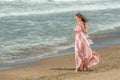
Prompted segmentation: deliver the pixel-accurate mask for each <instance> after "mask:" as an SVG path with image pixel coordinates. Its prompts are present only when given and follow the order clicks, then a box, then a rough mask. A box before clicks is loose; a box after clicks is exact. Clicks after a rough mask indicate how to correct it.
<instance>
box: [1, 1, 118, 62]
mask: <svg viewBox="0 0 120 80" xmlns="http://www.w3.org/2000/svg"><path fill="white" fill-rule="evenodd" d="M119 4H120V1H119V0H117V1H114V0H0V62H1V63H7V62H14V61H19V60H25V59H30V58H35V57H38V56H39V57H42V56H45V55H47V54H53V53H56V52H57V51H59V50H64V49H66V48H68V47H70V46H73V45H74V35H75V34H74V27H75V25H76V21H75V14H76V13H77V12H81V13H83V14H84V15H85V16H86V17H87V18H88V21H89V22H88V29H89V34H88V36H89V35H95V34H101V33H109V34H110V33H111V32H113V31H114V32H115V31H118V32H120V5H119ZM91 42H92V41H90V43H91ZM93 44H94V42H93Z"/></svg>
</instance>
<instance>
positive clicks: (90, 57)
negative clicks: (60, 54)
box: [75, 23, 99, 69]
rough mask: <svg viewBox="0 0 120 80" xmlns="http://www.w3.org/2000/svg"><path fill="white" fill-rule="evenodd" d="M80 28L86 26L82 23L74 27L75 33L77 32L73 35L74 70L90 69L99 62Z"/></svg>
mask: <svg viewBox="0 0 120 80" xmlns="http://www.w3.org/2000/svg"><path fill="white" fill-rule="evenodd" d="M81 26H86V27H87V25H86V24H85V25H84V23H77V25H76V27H75V31H76V32H78V33H76V34H75V63H76V69H81V68H87V69H91V68H92V67H93V65H96V64H97V63H98V62H99V55H98V54H97V53H96V52H94V51H93V50H92V49H91V47H90V44H89V42H88V40H87V38H86V37H85V34H84V33H83V32H82V28H81Z"/></svg>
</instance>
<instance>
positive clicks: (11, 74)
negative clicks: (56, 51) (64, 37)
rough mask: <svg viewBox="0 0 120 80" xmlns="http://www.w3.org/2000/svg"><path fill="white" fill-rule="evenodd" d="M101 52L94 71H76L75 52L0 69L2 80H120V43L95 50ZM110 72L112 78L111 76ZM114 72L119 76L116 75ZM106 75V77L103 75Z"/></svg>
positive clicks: (0, 78) (0, 79)
mask: <svg viewBox="0 0 120 80" xmlns="http://www.w3.org/2000/svg"><path fill="white" fill-rule="evenodd" d="M95 51H97V52H98V53H99V54H100V63H99V64H98V65H96V66H94V71H80V72H77V73H75V72H74V69H75V63H74V54H69V55H63V56H56V57H51V58H47V59H44V60H41V61H38V62H36V64H35V65H33V66H28V67H25V66H24V67H19V68H14V69H9V70H3V71H0V80H77V79H81V80H90V79H91V80H92V78H94V79H96V80H97V79H99V80H113V79H115V80H119V79H120V77H119V75H117V74H120V72H119V71H120V68H119V66H120V54H119V53H120V45H118V44H117V45H113V46H109V47H106V48H103V49H100V50H95ZM109 74H110V75H111V78H109ZM114 74H116V75H117V77H114ZM101 75H104V77H105V78H103V77H101Z"/></svg>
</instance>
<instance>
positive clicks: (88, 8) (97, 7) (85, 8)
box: [0, 4, 120, 17]
mask: <svg viewBox="0 0 120 80" xmlns="http://www.w3.org/2000/svg"><path fill="white" fill-rule="evenodd" d="M117 8H120V5H117V4H116V5H114V4H113V5H112V4H111V5H108V4H102V5H97V4H94V5H83V6H75V5H74V6H70V7H63V8H59V9H58V8H53V9H51V10H43V11H41V10H32V11H24V12H21V11H20V12H10V13H1V14H0V17H9V16H29V15H42V14H53V13H62V12H70V11H94V10H104V9H117Z"/></svg>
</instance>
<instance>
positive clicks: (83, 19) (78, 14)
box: [76, 13, 88, 23]
mask: <svg viewBox="0 0 120 80" xmlns="http://www.w3.org/2000/svg"><path fill="white" fill-rule="evenodd" d="M76 16H77V17H78V18H81V19H82V21H83V22H84V23H87V22H88V20H87V19H86V17H85V16H83V15H82V14H81V13H77V14H76Z"/></svg>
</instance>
